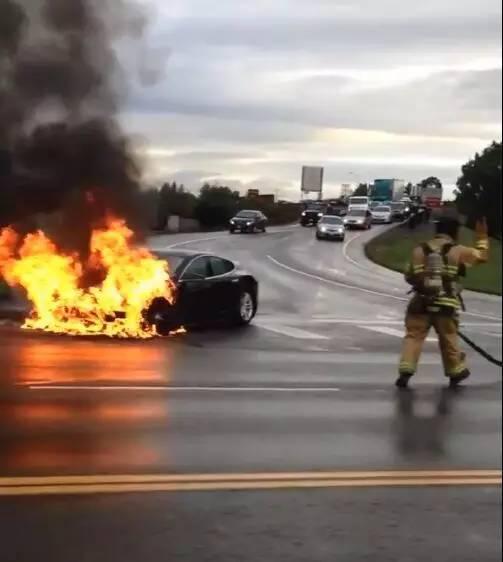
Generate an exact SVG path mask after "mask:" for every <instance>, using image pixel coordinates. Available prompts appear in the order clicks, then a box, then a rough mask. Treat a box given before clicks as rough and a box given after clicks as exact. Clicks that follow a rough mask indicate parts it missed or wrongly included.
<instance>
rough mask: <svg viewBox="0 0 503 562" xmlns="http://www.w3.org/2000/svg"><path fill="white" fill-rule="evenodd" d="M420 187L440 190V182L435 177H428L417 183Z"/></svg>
mask: <svg viewBox="0 0 503 562" xmlns="http://www.w3.org/2000/svg"><path fill="white" fill-rule="evenodd" d="M419 185H420V186H421V187H437V188H438V189H442V182H441V181H440V180H439V179H438V178H437V177H435V176H430V177H429V178H425V179H424V180H422V181H420V182H419Z"/></svg>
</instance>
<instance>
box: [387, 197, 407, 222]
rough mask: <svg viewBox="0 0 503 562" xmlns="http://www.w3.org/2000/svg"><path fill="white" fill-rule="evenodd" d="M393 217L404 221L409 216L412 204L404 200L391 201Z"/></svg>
mask: <svg viewBox="0 0 503 562" xmlns="http://www.w3.org/2000/svg"><path fill="white" fill-rule="evenodd" d="M390 206H391V218H392V220H396V221H403V220H406V219H408V218H409V215H410V205H409V204H408V203H404V202H403V201H396V202H394V203H391V205H390Z"/></svg>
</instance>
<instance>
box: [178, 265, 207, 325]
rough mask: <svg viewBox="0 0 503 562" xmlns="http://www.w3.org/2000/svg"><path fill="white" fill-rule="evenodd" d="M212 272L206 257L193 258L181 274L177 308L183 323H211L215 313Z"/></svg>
mask: <svg viewBox="0 0 503 562" xmlns="http://www.w3.org/2000/svg"><path fill="white" fill-rule="evenodd" d="M211 277H212V270H211V265H210V258H209V257H208V256H198V257H196V258H194V259H193V260H192V261H191V262H189V264H188V265H187V267H186V268H185V270H184V271H183V272H182V273H181V276H180V280H179V282H178V286H179V287H178V289H179V296H178V299H179V307H180V309H181V311H182V315H183V318H184V322H185V323H187V324H190V323H196V324H198V323H202V322H207V321H211V319H212V317H213V316H214V314H215V312H216V308H215V305H214V298H213V295H212V287H213V285H212V281H211V279H210V278H211Z"/></svg>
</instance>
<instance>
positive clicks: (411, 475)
mask: <svg viewBox="0 0 503 562" xmlns="http://www.w3.org/2000/svg"><path fill="white" fill-rule="evenodd" d="M501 480H502V472H501V470H383V471H361V472H346V471H340V472H262V473H249V474H246V473H237V474H179V475H177V474H124V475H88V476H34V477H3V478H0V496H29V495H55V494H114V493H130V492H183V491H217V490H276V489H285V488H294V489H295V488H363V487H379V486H404V487H406V486H500V485H501Z"/></svg>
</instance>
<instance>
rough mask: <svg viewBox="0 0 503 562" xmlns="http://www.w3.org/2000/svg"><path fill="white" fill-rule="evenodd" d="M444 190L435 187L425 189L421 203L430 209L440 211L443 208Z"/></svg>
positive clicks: (422, 192)
mask: <svg viewBox="0 0 503 562" xmlns="http://www.w3.org/2000/svg"><path fill="white" fill-rule="evenodd" d="M442 191H443V190H442V188H441V187H435V186H426V187H423V189H422V191H421V201H422V203H423V205H425V206H426V207H428V209H438V208H439V207H441V206H442Z"/></svg>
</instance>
